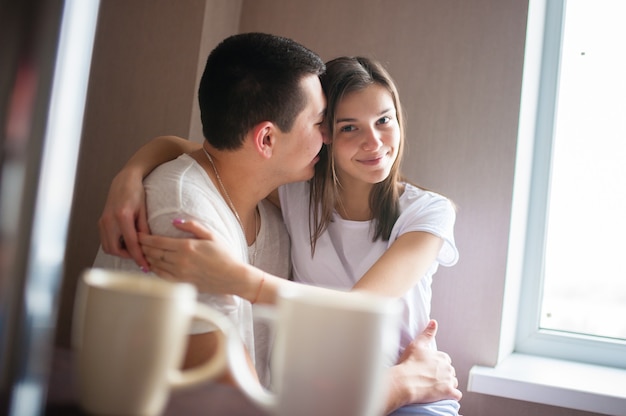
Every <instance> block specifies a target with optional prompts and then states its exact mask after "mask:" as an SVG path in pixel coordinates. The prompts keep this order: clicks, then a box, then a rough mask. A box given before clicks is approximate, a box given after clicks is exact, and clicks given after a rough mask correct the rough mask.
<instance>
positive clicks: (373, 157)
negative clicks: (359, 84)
mask: <svg viewBox="0 0 626 416" xmlns="http://www.w3.org/2000/svg"><path fill="white" fill-rule="evenodd" d="M399 146H400V126H399V125H398V119H397V117H396V107H395V105H394V101H393V98H392V96H391V93H390V92H389V91H388V90H387V89H386V88H385V87H383V86H381V85H378V84H373V85H370V86H368V87H366V88H365V89H363V90H360V91H355V92H351V93H349V94H347V95H346V96H345V97H344V98H343V99H342V100H341V101H340V102H339V104H338V105H337V110H336V119H335V135H334V137H333V158H334V160H335V167H336V171H337V176H338V177H339V180H340V182H341V184H342V185H343V186H344V187H345V186H349V185H350V184H353V185H356V184H357V183H358V182H364V183H368V184H375V183H379V182H381V181H383V180H384V179H385V178H387V176H388V175H389V171H390V170H391V166H392V165H393V163H394V162H395V160H396V158H397V156H398V147H399Z"/></svg>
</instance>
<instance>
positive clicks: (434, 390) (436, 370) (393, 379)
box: [386, 320, 462, 413]
mask: <svg viewBox="0 0 626 416" xmlns="http://www.w3.org/2000/svg"><path fill="white" fill-rule="evenodd" d="M436 334H437V322H436V321H435V320H431V321H430V322H429V324H428V326H427V328H426V329H425V330H424V332H422V333H421V334H420V335H419V336H418V337H417V338H415V339H414V340H413V341H412V342H411V343H410V344H409V345H408V346H407V348H406V349H405V350H404V353H403V354H402V356H401V357H400V359H399V360H398V364H396V365H395V366H393V367H391V369H390V391H389V397H388V400H387V407H386V413H390V412H392V411H393V410H395V409H397V408H399V407H402V406H404V405H407V404H410V403H430V402H434V401H438V400H445V399H452V400H461V397H462V393H461V391H460V390H459V389H458V388H457V387H458V385H459V381H458V380H457V378H456V372H455V370H454V367H452V361H451V359H450V356H449V355H448V354H446V353H445V352H442V351H436V350H433V349H431V348H430V347H429V345H430V343H431V341H432V340H433V339H434V337H435V335H436Z"/></svg>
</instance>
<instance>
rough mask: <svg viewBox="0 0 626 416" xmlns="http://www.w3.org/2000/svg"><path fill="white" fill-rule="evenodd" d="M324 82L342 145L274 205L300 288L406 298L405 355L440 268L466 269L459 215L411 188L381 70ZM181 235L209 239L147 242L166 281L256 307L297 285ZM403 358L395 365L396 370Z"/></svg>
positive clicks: (423, 320)
mask: <svg viewBox="0 0 626 416" xmlns="http://www.w3.org/2000/svg"><path fill="white" fill-rule="evenodd" d="M320 79H321V81H322V87H323V89H324V92H325V94H326V97H327V101H328V104H327V114H326V120H325V123H326V126H327V128H328V130H329V135H330V137H331V138H332V142H331V144H330V145H328V146H327V147H325V148H324V149H323V150H322V153H321V155H320V162H319V163H318V164H317V166H316V174H315V177H314V178H313V179H312V180H311V181H310V182H300V183H295V184H289V185H285V186H283V187H281V188H279V190H278V192H277V193H274V194H273V195H272V197H271V198H270V199H271V200H272V201H273V202H275V203H276V204H277V205H278V206H280V207H281V209H282V212H283V218H284V220H285V223H286V226H287V229H288V231H289V234H290V237H291V242H292V256H291V257H292V262H293V279H294V281H296V282H300V283H307V284H312V285H318V286H327V287H332V288H337V289H352V290H363V291H370V292H374V293H377V294H379V295H384V296H392V297H397V298H400V299H401V300H402V302H403V306H404V313H403V318H404V319H403V322H402V328H401V348H400V350H399V351H398V356H400V355H401V354H402V352H403V350H404V348H405V347H407V346H408V345H409V344H410V342H411V340H413V338H414V337H415V336H416V335H417V334H419V333H420V332H421V331H422V330H423V329H424V328H425V327H426V325H427V324H428V322H429V312H430V299H431V289H430V285H431V281H432V275H433V274H434V273H435V272H436V270H437V268H438V266H439V264H442V265H445V266H451V265H453V264H455V263H456V261H457V257H458V253H457V250H456V247H455V245H454V237H453V226H454V221H455V212H454V208H453V206H452V204H451V203H450V201H448V200H447V199H446V198H444V197H442V196H440V195H438V194H435V193H433V192H429V191H425V190H422V189H420V188H418V187H416V186H414V185H412V184H409V183H407V182H405V181H403V180H402V179H401V177H400V174H399V166H400V161H401V158H402V152H403V147H404V126H403V123H402V109H401V105H400V101H399V98H398V93H397V89H396V87H395V85H394V83H393V81H392V79H391V77H390V76H389V75H388V73H387V72H386V71H385V70H384V68H383V67H382V66H381V65H379V64H378V63H376V62H373V61H371V60H368V59H366V58H350V57H342V58H337V59H335V60H332V61H330V62H328V63H327V71H326V73H325V74H324V75H322V76H321V77H320ZM176 226H177V227H179V228H180V229H182V230H184V231H188V232H192V233H194V234H195V235H196V236H197V237H199V238H202V239H204V240H203V241H200V240H196V241H195V242H193V243H192V244H189V241H186V240H181V239H168V238H165V237H157V236H150V235H147V234H143V233H142V234H140V242H141V244H142V247H143V250H144V254H145V256H146V258H147V260H148V263H149V266H150V268H151V269H152V270H153V271H155V272H156V273H157V274H159V275H160V276H162V277H165V278H171V279H177V280H185V281H189V282H192V283H194V284H196V285H197V286H198V287H199V288H201V290H202V291H209V292H211V291H212V292H220V293H234V294H236V295H239V296H241V297H243V298H246V299H248V300H250V301H252V302H273V301H274V300H275V298H276V294H277V291H278V288H280V287H281V285H284V284H290V282H288V281H285V280H284V279H280V278H279V277H276V276H272V275H268V274H267V273H265V272H263V271H261V270H259V269H256V268H254V267H253V266H251V265H247V264H238V263H235V262H234V261H232V260H231V259H230V258H229V257H228V256H225V255H224V253H222V252H221V251H220V246H219V242H215V241H212V238H213V237H212V236H211V234H210V233H208V232H207V231H206V230H203V229H201V228H200V227H199V226H197V225H196V224H194V223H192V222H185V221H184V219H181V220H180V221H177V224H176ZM164 251H167V252H168V255H167V262H165V261H163V260H162V259H163V253H164ZM198 252H200V255H198ZM174 276H176V277H174ZM433 348H434V345H433ZM396 359H397V357H390V360H389V364H390V365H391V364H393V363H394V362H395V360H396ZM458 409H459V406H458V402H457V401H455V400H442V401H438V402H434V403H428V404H419V405H411V406H405V407H403V408H401V409H399V410H398V411H397V413H396V414H404V413H406V414H425V415H426V414H427V415H456V414H458Z"/></svg>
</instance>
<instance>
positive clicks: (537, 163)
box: [515, 0, 626, 369]
mask: <svg viewBox="0 0 626 416" xmlns="http://www.w3.org/2000/svg"><path fill="white" fill-rule="evenodd" d="M547 6H548V7H547V8H546V14H545V22H546V24H545V29H546V30H545V31H544V43H543V53H542V63H541V75H540V85H539V96H538V102H537V107H536V108H537V116H536V122H535V125H536V130H535V143H534V155H533V165H532V176H531V186H530V195H529V204H528V221H527V231H526V244H525V251H524V262H523V264H524V266H523V271H522V286H521V293H520V311H519V319H518V326H517V337H516V346H515V350H516V351H518V352H521V353H525V354H532V355H540V356H545V357H552V358H559V359H565V360H571V361H578V362H584V363H589V364H598V365H605V366H610V367H617V368H623V369H626V342H625V341H619V340H609V339H600V338H598V337H591V336H583V335H578V334H567V333H565V332H561V331H551V330H546V329H541V328H539V322H540V314H541V301H542V296H541V293H542V291H543V272H544V267H543V266H544V258H545V257H544V256H545V234H546V228H547V227H546V217H547V206H548V198H549V192H550V176H551V160H552V150H553V141H554V133H555V125H554V124H555V115H556V108H557V105H558V104H557V102H556V96H557V93H558V82H559V71H560V60H561V44H562V42H561V40H562V36H563V20H564V15H565V7H566V1H565V0H558V1H555V0H550V1H549V2H548V3H547ZM613 319H619V317H614V318H613Z"/></svg>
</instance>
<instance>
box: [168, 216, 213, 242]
mask: <svg viewBox="0 0 626 416" xmlns="http://www.w3.org/2000/svg"><path fill="white" fill-rule="evenodd" d="M172 224H173V225H174V227H176V228H178V229H179V230H181V231H185V232H188V233H191V234H193V235H194V237H195V238H200V239H203V240H213V234H212V233H211V232H210V231H209V230H208V229H207V228H206V227H204V226H203V225H201V224H200V223H198V222H197V221H194V220H186V219H184V218H175V219H173V220H172Z"/></svg>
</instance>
